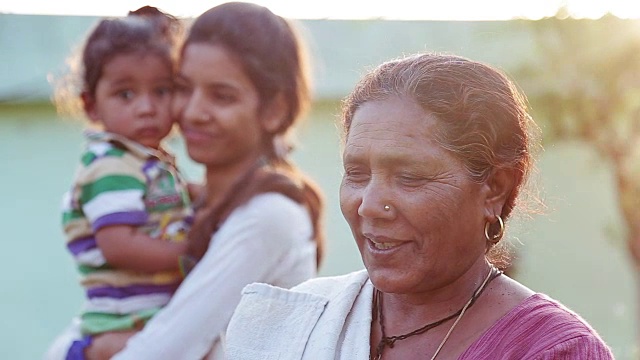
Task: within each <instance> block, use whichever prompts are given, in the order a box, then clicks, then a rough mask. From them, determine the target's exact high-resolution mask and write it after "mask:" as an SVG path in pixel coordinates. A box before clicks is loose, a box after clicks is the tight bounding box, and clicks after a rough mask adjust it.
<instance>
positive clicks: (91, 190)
mask: <svg viewBox="0 0 640 360" xmlns="http://www.w3.org/2000/svg"><path fill="white" fill-rule="evenodd" d="M145 188H146V186H145V184H144V183H143V182H141V181H140V180H138V179H136V178H135V177H133V176H128V175H109V176H105V177H102V178H100V179H98V180H96V181H94V182H92V183H89V184H86V185H83V186H82V195H81V196H80V203H82V204H86V203H88V202H89V201H91V200H92V199H94V198H95V197H96V196H98V195H100V194H102V193H105V192H112V191H121V190H141V191H143V192H144V190H145Z"/></svg>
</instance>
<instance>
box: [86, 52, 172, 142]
mask: <svg viewBox="0 0 640 360" xmlns="http://www.w3.org/2000/svg"><path fill="white" fill-rule="evenodd" d="M172 88H173V79H172V74H171V67H170V64H169V63H168V62H167V61H164V60H163V59H161V58H160V57H159V56H156V55H148V54H123V55H116V56H115V57H114V58H113V59H111V60H109V61H108V62H107V63H106V64H105V65H104V67H103V69H102V76H101V77H100V79H99V80H98V83H97V86H96V90H95V94H94V95H93V96H92V95H89V94H86V95H83V100H84V104H85V110H86V112H87V115H88V116H89V117H90V118H91V119H92V120H93V121H96V122H98V123H100V124H102V126H103V127H104V130H105V131H108V132H111V133H114V134H118V135H121V136H124V137H126V138H128V139H130V140H133V141H136V142H138V143H140V144H142V145H145V146H148V147H151V148H158V146H159V145H160V142H161V141H162V139H163V138H164V137H165V136H167V134H169V132H170V131H171V127H172V126H173V118H172V117H171V97H172Z"/></svg>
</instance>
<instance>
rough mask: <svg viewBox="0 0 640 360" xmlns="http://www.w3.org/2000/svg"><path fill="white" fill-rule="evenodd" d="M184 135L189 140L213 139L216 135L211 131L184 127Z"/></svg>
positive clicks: (202, 140)
mask: <svg viewBox="0 0 640 360" xmlns="http://www.w3.org/2000/svg"><path fill="white" fill-rule="evenodd" d="M182 136H183V137H184V138H185V140H186V141H189V142H204V141H211V140H212V139H213V138H214V137H215V136H214V135H212V134H210V133H207V132H204V131H198V130H193V129H183V130H182Z"/></svg>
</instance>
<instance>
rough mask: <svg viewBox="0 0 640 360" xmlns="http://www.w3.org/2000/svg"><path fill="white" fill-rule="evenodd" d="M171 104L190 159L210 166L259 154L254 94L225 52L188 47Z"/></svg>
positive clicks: (248, 159) (212, 47)
mask: <svg viewBox="0 0 640 360" xmlns="http://www.w3.org/2000/svg"><path fill="white" fill-rule="evenodd" d="M176 84H177V87H176V88H177V90H176V95H175V98H174V103H173V105H174V106H173V111H174V115H175V116H176V118H177V119H178V121H179V124H180V128H181V129H182V134H183V136H184V139H185V142H186V145H187V151H188V153H189V156H190V157H191V158H192V159H193V160H194V161H196V162H199V163H201V164H204V165H205V166H208V167H212V166H213V167H224V166H227V165H233V164H237V163H247V162H253V161H255V159H257V158H258V157H259V156H260V154H261V151H262V141H263V140H262V136H263V135H262V129H261V126H260V122H259V120H258V117H259V107H260V98H259V96H258V92H257V90H256V88H255V86H254V84H253V83H252V82H251V80H250V79H249V77H248V76H247V74H246V73H245V71H244V68H243V67H242V65H241V64H240V61H239V59H237V58H236V57H235V56H234V55H232V54H230V53H229V51H227V50H226V49H225V48H224V47H221V46H217V45H210V44H203V43H194V44H189V45H187V47H186V48H185V50H184V52H183V57H182V61H181V66H180V70H179V72H178V76H177V79H176Z"/></svg>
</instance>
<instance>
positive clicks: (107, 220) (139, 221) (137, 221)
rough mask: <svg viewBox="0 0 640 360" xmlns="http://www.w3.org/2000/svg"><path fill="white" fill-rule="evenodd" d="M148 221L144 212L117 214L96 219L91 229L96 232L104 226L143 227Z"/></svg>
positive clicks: (147, 215) (147, 216)
mask: <svg viewBox="0 0 640 360" xmlns="http://www.w3.org/2000/svg"><path fill="white" fill-rule="evenodd" d="M148 220H149V214H147V212H146V211H128V212H117V213H112V214H107V215H105V216H102V217H100V218H98V219H96V221H94V223H93V224H92V225H91V227H92V228H93V231H94V232H96V231H98V230H100V229H102V228H103V227H105V226H111V225H133V226H138V225H144V224H146V223H147V221H148Z"/></svg>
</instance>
